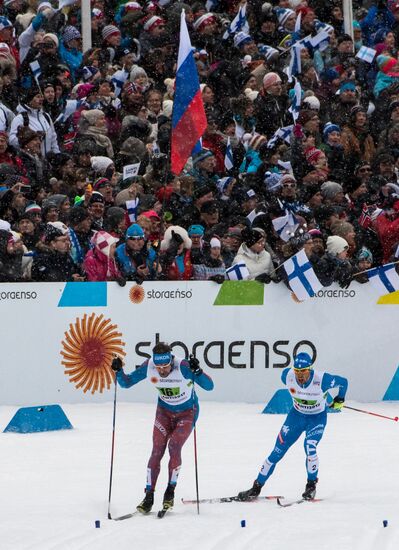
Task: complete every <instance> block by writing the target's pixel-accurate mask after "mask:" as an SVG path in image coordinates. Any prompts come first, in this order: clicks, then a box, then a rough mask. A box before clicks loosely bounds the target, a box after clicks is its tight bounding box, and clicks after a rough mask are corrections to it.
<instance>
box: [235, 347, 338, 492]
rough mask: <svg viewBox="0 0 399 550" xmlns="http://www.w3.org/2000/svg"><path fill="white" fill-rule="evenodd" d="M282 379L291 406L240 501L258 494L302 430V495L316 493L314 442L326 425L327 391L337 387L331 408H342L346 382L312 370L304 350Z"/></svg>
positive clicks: (316, 466)
mask: <svg viewBox="0 0 399 550" xmlns="http://www.w3.org/2000/svg"><path fill="white" fill-rule="evenodd" d="M281 380H282V382H283V384H285V385H286V386H287V388H288V390H289V392H290V394H291V397H292V401H293V407H292V409H291V410H290V412H289V413H288V416H287V418H286V419H285V422H284V424H283V426H282V428H281V430H280V432H279V434H278V436H277V440H276V444H275V446H274V449H273V451H272V452H271V454H270V455H269V456H268V457H267V459H266V460H265V462H264V463H263V465H262V468H261V470H260V472H259V474H258V477H257V478H256V480H255V481H254V484H253V486H252V487H251V489H249V490H248V491H242V492H241V493H239V494H238V499H239V500H251V499H253V498H256V497H257V496H258V495H259V494H260V492H261V490H262V487H263V485H264V484H265V483H266V481H267V480H268V479H269V477H270V476H271V475H272V473H273V471H274V468H275V467H276V464H277V462H279V461H280V460H281V459H282V458H283V456H284V455H285V453H286V452H287V451H288V449H289V448H290V447H291V446H292V445H293V444H294V443H295V442H296V441H297V440H298V438H299V436H300V435H301V434H302V433H303V432H305V442H304V446H305V453H306V470H307V476H308V481H307V483H306V488H305V491H304V493H303V494H302V498H304V499H305V500H312V499H313V498H314V497H315V495H316V483H317V481H318V478H317V475H318V471H319V459H318V457H317V445H318V443H319V442H320V440H321V438H322V437H323V433H324V429H325V427H326V424H327V409H326V397H327V392H328V390H330V389H332V388H338V394H337V396H336V397H335V398H334V400H333V402H332V404H331V405H330V407H331V408H333V409H336V410H341V409H342V407H343V405H344V400H345V395H346V390H347V388H348V381H347V379H346V378H343V377H342V376H337V375H332V374H328V373H327V372H321V371H317V370H313V369H312V359H311V357H310V356H309V355H308V354H307V353H299V354H298V355H297V356H296V357H295V359H294V366H293V368H286V369H284V370H283V372H282V375H281Z"/></svg>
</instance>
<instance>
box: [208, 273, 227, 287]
mask: <svg viewBox="0 0 399 550" xmlns="http://www.w3.org/2000/svg"><path fill="white" fill-rule="evenodd" d="M208 281H214V282H215V283H217V284H218V285H221V284H222V283H224V281H225V277H224V275H221V274H219V275H212V277H209V279H208Z"/></svg>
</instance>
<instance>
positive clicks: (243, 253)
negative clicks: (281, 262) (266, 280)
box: [233, 243, 274, 279]
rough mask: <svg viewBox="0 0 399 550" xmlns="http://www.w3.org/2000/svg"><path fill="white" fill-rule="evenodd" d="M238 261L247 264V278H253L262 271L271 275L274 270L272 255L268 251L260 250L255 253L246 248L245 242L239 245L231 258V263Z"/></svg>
mask: <svg viewBox="0 0 399 550" xmlns="http://www.w3.org/2000/svg"><path fill="white" fill-rule="evenodd" d="M238 263H244V264H245V265H246V266H247V269H248V271H249V277H248V279H255V277H257V276H258V275H261V274H262V273H267V274H268V275H271V274H272V273H273V270H274V266H273V262H272V257H271V256H270V254H269V252H266V250H262V251H261V252H259V254H257V253H256V252H253V251H252V250H251V249H250V248H248V247H247V245H246V244H245V243H243V244H242V245H241V246H240V248H239V249H238V252H237V254H236V257H235V258H234V260H233V265H234V264H238Z"/></svg>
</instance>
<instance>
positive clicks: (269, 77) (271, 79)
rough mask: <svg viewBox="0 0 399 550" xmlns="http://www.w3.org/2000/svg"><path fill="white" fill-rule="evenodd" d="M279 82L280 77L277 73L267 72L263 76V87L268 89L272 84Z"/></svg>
mask: <svg viewBox="0 0 399 550" xmlns="http://www.w3.org/2000/svg"><path fill="white" fill-rule="evenodd" d="M278 82H281V78H280V77H279V75H278V74H277V73H267V74H265V76H264V77H263V89H264V90H268V89H269V88H270V86H273V84H277V83H278Z"/></svg>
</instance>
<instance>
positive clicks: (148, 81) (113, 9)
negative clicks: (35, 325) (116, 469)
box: [0, 0, 399, 287]
mask: <svg viewBox="0 0 399 550" xmlns="http://www.w3.org/2000/svg"><path fill="white" fill-rule="evenodd" d="M64 4H67V5H66V6H65V7H62V6H63V4H61V6H59V5H55V3H54V2H53V1H51V2H49V1H42V2H37V1H36V0H3V2H2V5H1V9H0V11H1V13H2V15H1V16H0V281H2V282H16V281H117V282H118V283H119V284H121V285H123V284H124V283H125V281H126V280H130V281H136V282H138V283H141V282H142V281H145V280H156V279H158V280H190V279H191V280H192V279H194V280H209V279H210V280H212V281H216V282H218V283H221V282H222V281H223V280H224V279H225V272H226V269H227V268H229V267H230V266H232V265H234V264H237V263H244V264H245V265H246V267H247V270H248V273H249V278H250V279H257V280H258V281H261V282H265V283H267V282H269V281H271V280H273V281H276V282H278V281H279V280H280V279H281V277H282V272H283V270H282V269H277V268H278V266H280V265H281V264H282V263H283V262H284V261H285V260H287V259H288V258H289V257H291V256H292V255H293V254H296V253H297V252H298V251H300V250H301V249H304V251H305V253H306V255H307V256H308V258H309V260H310V262H311V264H312V266H313V267H314V270H315V272H316V274H317V276H318V277H319V279H320V281H321V283H322V284H323V285H325V286H328V285H330V284H331V283H332V282H333V281H336V282H338V283H339V284H340V285H341V286H342V287H346V286H348V285H349V284H350V282H351V281H352V280H353V278H355V279H357V280H359V281H360V282H366V281H367V274H365V273H361V274H360V275H358V273H359V272H364V271H365V270H367V269H369V268H370V267H372V266H377V265H382V264H384V263H387V262H391V261H396V260H395V258H397V257H398V256H399V253H398V252H397V249H398V244H399V182H398V174H399V171H398V169H399V160H398V159H399V60H398V47H399V0H398V2H396V1H394V0H388V1H381V0H378V3H376V4H375V3H371V2H370V1H368V0H364V1H362V0H354V1H353V8H354V20H353V36H354V38H353V39H352V38H351V36H350V35H349V34H345V32H344V21H343V11H342V3H341V1H340V0H330V1H325V0H303V1H301V0H274V1H271V2H263V1H262V0H248V1H247V3H246V16H247V21H248V25H249V27H248V28H245V30H240V31H239V32H237V33H229V30H228V29H229V26H230V24H231V22H232V21H233V19H234V18H235V17H236V15H237V13H238V10H239V8H240V6H242V5H243V4H244V2H242V1H239V0H208V1H205V0H203V1H196V0H187V1H186V2H184V3H183V2H176V1H174V0H169V1H168V0H166V1H165V0H158V1H155V0H153V1H147V0H138V1H128V2H126V3H123V2H117V1H116V0H91V17H92V19H91V27H92V48H91V49H89V50H87V51H85V52H83V51H82V39H81V31H82V29H81V9H80V2H76V3H71V2H68V1H67V2H64ZM68 4H69V5H68ZM59 7H61V9H59ZM182 9H184V10H185V18H186V21H187V25H188V29H189V33H190V38H191V41H192V45H193V48H194V49H195V50H194V57H195V60H196V64H197V68H198V74H199V79H200V88H201V93H202V99H203V103H204V107H205V111H206V116H207V122H208V125H207V128H206V130H205V133H204V135H203V138H202V143H201V146H200V147H199V148H197V149H196V152H195V153H193V155H192V157H191V158H190V159H189V160H188V162H187V164H186V166H185V169H184V171H183V172H182V174H180V175H178V176H176V175H174V174H173V173H171V171H170V160H169V159H170V142H171V117H172V111H173V95H174V77H175V73H176V62H177V52H178V45H179V26H180V14H181V11H182ZM321 32H324V33H327V35H328V40H327V42H325V43H324V45H323V47H321V46H320V47H319V46H317V45H315V46H314V47H313V46H312V45H311V44H317V41H314V42H311V41H309V40H308V41H306V40H305V41H304V42H302V43H301V46H300V48H294V47H293V45H294V44H296V45H298V41H300V40H301V39H304V38H305V39H306V38H307V37H310V38H312V37H317V35H318V34H319V33H321ZM362 46H366V47H368V48H371V49H372V50H374V57H372V58H371V60H370V59H369V60H367V61H366V60H364V59H363V57H362V56H357V54H358V52H359V51H360V49H361V48H362ZM293 49H295V51H297V50H299V55H300V59H301V62H300V69H299V68H298V67H297V69H296V71H294V75H295V76H296V79H295V78H292V79H290V78H289V77H288V73H289V67H290V66H291V72H293V69H292V64H293V58H294V56H293ZM362 51H363V50H362ZM368 52H370V50H368ZM295 82H299V83H300V85H301V106H300V111H299V115H298V117H297V118H296V120H295V121H294V120H293V115H292V111H293V108H294V106H293V103H294V102H295V101H296V100H297V98H296V95H295ZM290 107H291V109H290ZM291 125H292V128H289V127H290V126H291ZM287 127H288V130H287ZM281 129H283V130H281ZM228 145H229V146H231V149H232V167H230V166H229V165H228V164H227V167H228V169H227V168H226V162H225V157H226V149H227V147H228ZM132 165H135V166H136V169H137V167H138V173H137V175H135V176H133V177H132V176H130V175H129V172H128V171H127V170H126V167H127V166H128V167H129V166H130V167H131V166H132ZM124 168H125V170H124ZM288 214H293V215H294V216H295V218H291V219H295V221H296V224H295V226H294V228H293V229H292V233H290V234H288V235H282V234H281V233H279V232H278V231H277V230H276V228H275V225H274V224H273V220H275V219H277V218H281V217H283V216H286V215H288ZM287 231H288V230H287Z"/></svg>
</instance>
